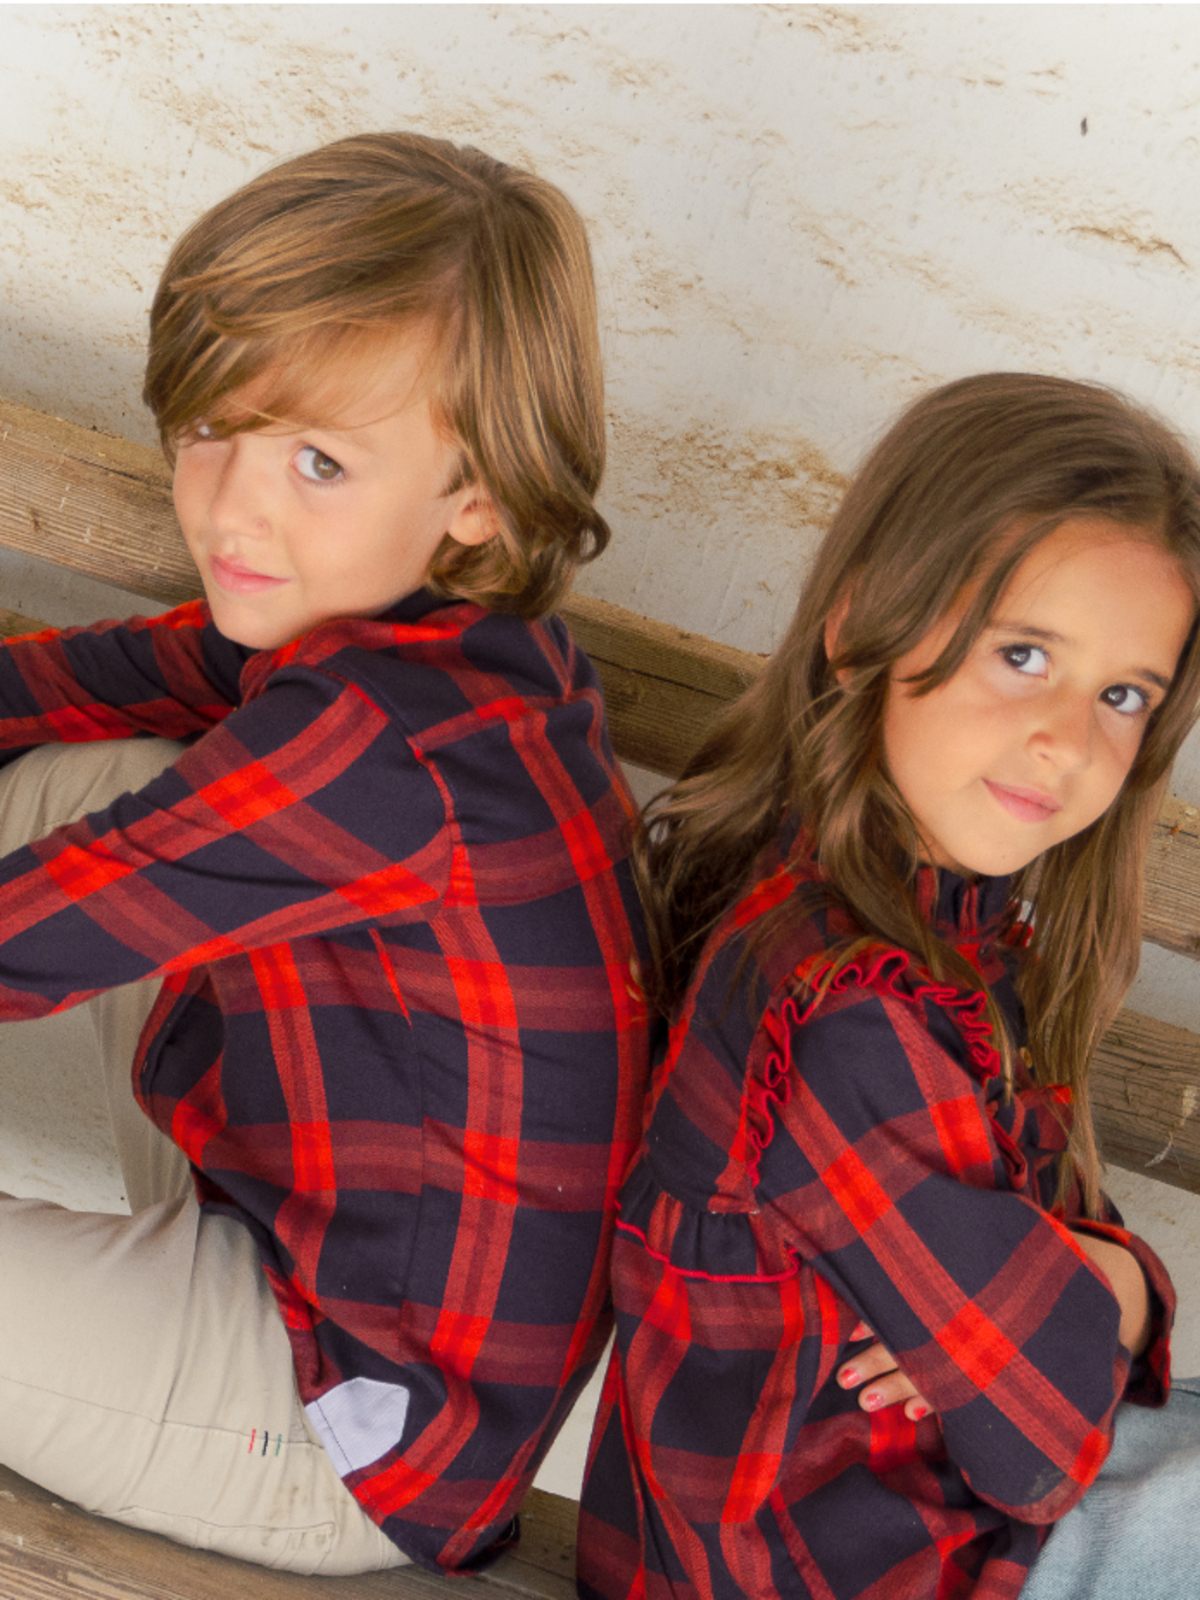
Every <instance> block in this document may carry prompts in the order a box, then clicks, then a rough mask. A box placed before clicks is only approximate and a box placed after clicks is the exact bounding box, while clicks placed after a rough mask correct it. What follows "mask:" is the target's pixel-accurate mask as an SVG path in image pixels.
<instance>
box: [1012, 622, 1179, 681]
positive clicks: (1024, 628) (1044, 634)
mask: <svg viewBox="0 0 1200 1600" xmlns="http://www.w3.org/2000/svg"><path fill="white" fill-rule="evenodd" d="M989 627H991V628H992V629H993V630H995V631H997V632H1000V631H1004V632H1007V633H1019V634H1020V635H1021V637H1022V638H1023V639H1036V640H1037V641H1038V643H1039V644H1069V643H1070V641H1069V640H1068V638H1067V636H1066V634H1065V633H1055V632H1054V631H1053V630H1052V629H1050V628H1031V627H1030V626H1029V625H1028V624H1027V623H1024V622H1006V621H1005V620H1004V618H1003V617H993V619H992V621H991V622H990V623H989ZM1132 675H1133V676H1134V677H1139V678H1144V679H1145V681H1146V682H1147V683H1152V684H1153V685H1154V687H1155V688H1156V689H1161V690H1162V691H1163V693H1164V694H1166V692H1167V690H1168V689H1169V688H1170V687H1171V683H1172V681H1173V680H1172V679H1171V678H1164V677H1163V675H1162V673H1161V672H1155V671H1154V669H1153V667H1134V669H1133V674H1132Z"/></svg>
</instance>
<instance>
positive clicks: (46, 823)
mask: <svg viewBox="0 0 1200 1600" xmlns="http://www.w3.org/2000/svg"><path fill="white" fill-rule="evenodd" d="M182 749H183V746H182V745H179V744H176V743H174V742H173V741H171V740H168V739H116V740H107V739H106V740H99V741H96V742H95V743H90V744H50V745H39V746H38V747H37V748H36V749H34V750H31V751H30V752H29V753H28V754H27V755H25V756H22V757H21V759H20V760H19V761H15V762H13V763H12V764H11V765H10V766H7V767H4V768H3V769H0V855H7V854H8V852H9V851H10V850H16V849H18V848H19V847H20V846H21V845H23V844H28V843H29V842H30V841H31V840H32V839H40V838H42V837H43V836H44V835H45V834H47V833H49V832H50V831H51V829H53V828H57V827H61V826H62V825H63V824H64V823H67V822H74V821H76V820H77V819H78V818H79V817H82V816H85V815H86V814H87V813H88V812H89V811H100V810H103V808H104V807H105V806H107V805H110V804H111V803H112V801H113V800H115V799H116V798H117V796H118V795H121V794H125V793H126V792H127V791H134V790H137V789H141V788H144V787H145V785H146V784H148V783H150V782H151V781H152V780H153V779H154V778H156V777H157V776H158V775H159V773H160V772H161V771H162V770H163V768H164V767H168V766H170V764H171V762H172V761H174V760H175V759H176V758H177V757H178V756H179V754H180V752H181V751H182ZM158 987H159V986H158V984H157V983H153V982H150V983H133V984H128V985H126V986H125V987H124V988H121V989H111V990H109V992H108V993H107V994H103V995H99V996H98V997H97V998H96V999H95V1000H91V1001H89V1002H88V1003H87V1005H86V1006H85V1007H84V1010H85V1011H86V1012H87V1014H88V1017H89V1019H90V1021H91V1024H92V1027H93V1030H94V1032H95V1035H96V1043H97V1054H96V1058H95V1062H94V1067H95V1069H96V1070H98V1071H101V1072H102V1073H103V1075H104V1089H105V1097H106V1101H107V1105H108V1114H109V1121H110V1123H111V1126H112V1134H113V1141H114V1144H115V1146H116V1151H117V1159H118V1161H119V1163H120V1167H121V1173H122V1177H123V1179H124V1184H125V1193H126V1195H127V1196H128V1198H129V1209H130V1210H131V1211H140V1210H141V1209H142V1207H143V1206H147V1205H151V1204H153V1203H154V1202H155V1201H157V1200H171V1199H177V1198H178V1197H179V1196H181V1195H184V1194H187V1193H188V1192H190V1189H191V1179H190V1177H189V1174H188V1165H187V1161H186V1159H185V1157H184V1155H183V1152H182V1151H181V1150H179V1149H178V1147H177V1146H176V1145H174V1144H173V1143H172V1142H171V1141H170V1140H169V1139H167V1138H165V1137H164V1136H163V1135H162V1134H161V1133H160V1132H159V1131H158V1129H157V1128H156V1127H155V1126H154V1124H153V1123H152V1122H151V1121H150V1120H149V1119H148V1118H147V1117H146V1116H144V1115H143V1114H142V1111H141V1108H140V1107H139V1106H138V1103H137V1101H136V1100H135V1099H134V1098H133V1085H132V1081H131V1068H132V1065H133V1057H134V1053H135V1051H136V1050H137V1042H138V1039H139V1037H140V1036H141V1031H142V1027H143V1025H144V1023H145V1021H146V1018H147V1017H148V1016H149V1015H150V1010H151V1007H152V1006H153V1005H154V1001H155V999H156V998H157V995H158ZM8 1026H10V1027H17V1028H19V1027H20V1026H21V1024H20V1023H10V1024H8ZM79 1065H80V1070H81V1071H86V1070H90V1066H91V1065H93V1064H89V1063H86V1062H81V1063H80V1064H79Z"/></svg>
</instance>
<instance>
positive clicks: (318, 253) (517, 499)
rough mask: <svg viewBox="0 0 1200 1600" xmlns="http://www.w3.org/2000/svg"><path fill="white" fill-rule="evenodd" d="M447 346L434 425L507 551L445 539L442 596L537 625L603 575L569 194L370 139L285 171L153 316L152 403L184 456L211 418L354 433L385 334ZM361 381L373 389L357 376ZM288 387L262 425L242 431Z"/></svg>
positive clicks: (436, 387)
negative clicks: (242, 407) (348, 415)
mask: <svg viewBox="0 0 1200 1600" xmlns="http://www.w3.org/2000/svg"><path fill="white" fill-rule="evenodd" d="M417 325H420V326H422V327H431V328H432V329H433V331H434V335H435V340H436V351H437V359H436V361H435V370H434V371H433V372H432V373H431V375H430V376H431V384H430V398H431V402H432V405H433V410H434V415H435V416H436V417H437V419H438V421H439V422H440V423H441V424H442V425H443V426H444V427H445V428H446V429H447V431H448V432H449V433H450V435H451V436H452V437H453V439H454V440H455V442H456V445H457V447H458V449H459V451H460V461H459V466H458V471H457V473H456V474H455V476H454V479H453V481H452V482H451V483H448V484H447V485H446V489H447V492H450V491H453V490H455V489H457V488H459V487H461V486H462V485H463V484H466V483H479V484H480V485H482V486H483V487H485V488H486V489H487V490H488V492H489V493H490V494H491V496H492V498H493V500H494V501H495V504H496V507H497V510H498V512H499V518H500V532H499V534H498V536H497V537H496V538H494V539H492V540H490V541H489V542H488V543H486V544H483V545H479V546H472V547H466V546H463V545H460V544H457V543H455V542H453V541H452V540H449V539H447V540H445V541H444V543H443V546H442V548H440V549H439V550H438V551H437V553H436V555H435V556H434V560H433V563H432V566H431V568H430V574H429V582H430V584H431V586H432V587H434V588H436V589H437V590H438V591H440V592H441V593H443V594H447V595H450V596H453V597H456V598H460V599H469V600H474V601H477V602H479V603H480V604H481V605H485V606H488V607H490V608H491V609H493V610H499V611H509V612H516V613H518V614H520V615H523V616H538V615H540V614H541V613H543V612H545V611H548V610H550V609H552V608H553V606H554V605H555V604H556V603H557V602H558V600H559V599H560V598H561V596H562V594H563V592H564V591H565V590H566V588H567V587H568V586H569V584H570V581H571V578H572V576H573V574H574V571H575V568H576V567H577V566H578V565H579V564H580V563H581V562H583V561H589V560H591V559H592V558H593V557H595V556H597V555H599V553H600V552H601V551H602V550H603V549H604V547H605V545H606V544H607V543H608V539H609V530H608V526H607V524H606V523H605V521H604V519H603V518H602V517H601V516H600V514H599V512H598V511H597V510H596V507H595V504H594V501H593V496H594V495H595V492H596V489H597V487H598V485H599V482H600V478H601V475H602V473H603V470H604V394H603V380H602V375H601V365H600V344H599V336H598V332H597V327H596V301H595V288H594V283H593V278H592V265H591V255H590V251H589V249H588V242H587V235H586V232H585V230H584V226H583V222H582V221H581V219H580V217H579V214H578V213H577V212H576V210H575V208H574V207H573V206H572V205H571V203H570V201H569V200H567V198H566V197H565V195H563V194H562V193H561V191H560V190H558V189H556V188H555V187H554V186H553V185H552V184H549V183H546V182H544V181H543V180H542V179H540V178H536V177H534V176H533V175H532V174H531V173H528V172H523V171H521V170H520V169H519V168H516V167H509V166H506V165H505V164H504V163H503V162H500V161H495V160H493V159H492V158H491V157H489V156H486V155H484V154H482V153H481V152H480V151H478V150H475V149H472V148H470V147H467V146H463V147H459V146H456V145H453V144H450V143H447V142H446V141H445V140H441V139H430V138H425V137H423V136H422V135H419V134H414V133H379V134H363V135H359V136H356V137H354V138H349V139H342V140H339V141H338V142H336V143H334V144H330V145H326V146H324V147H323V148H322V149H319V150H314V151H313V152H311V153H310V154H308V155H304V156H300V157H298V158H296V159H295V160H292V161H287V162H284V163H283V164H282V165H281V166H278V167H275V168H273V169H272V170H271V171H269V172H266V173H264V174H263V175H262V176H261V177H258V178H255V179H253V180H252V181H251V182H250V183H248V184H246V185H245V187H244V188H242V189H239V190H238V191H237V193H236V194H233V195H231V196H230V197H229V198H228V199H227V200H223V201H222V202H221V203H220V204H219V205H217V206H214V207H213V209H212V210H211V211H209V212H208V213H207V214H206V215H205V216H203V217H201V218H200V220H199V221H198V222H197V223H195V224H194V225H193V226H192V227H191V228H189V229H188V231H187V232H186V233H185V234H184V235H183V237H182V238H181V239H180V240H179V242H178V243H177V244H176V246H175V248H174V249H173V250H172V252H171V256H170V259H169V260H168V262H167V265H166V267H165V269H164V271H163V275H162V279H161V281H160V284H159V287H158V291H157V293H156V295H155V298H154V305H153V308H152V310H151V314H150V349H149V356H148V360H147V365H146V382H145V388H144V391H143V392H144V398H145V400H146V403H147V405H148V406H149V407H150V409H151V410H152V411H153V413H154V416H155V419H156V421H157V423H158V427H159V433H160V437H161V439H162V442H163V448H164V450H165V451H166V453H167V456H168V459H172V458H173V454H174V448H175V443H176V441H177V440H178V439H179V438H180V436H181V435H183V434H185V433H186V432H187V430H188V429H189V428H190V427H192V426H194V425H195V424H196V423H197V422H198V421H200V420H201V419H203V420H205V421H207V422H209V423H210V424H213V425H215V426H216V427H217V428H218V429H219V428H220V427H221V426H222V423H224V425H225V426H226V427H229V428H230V429H231V430H232V429H233V428H247V427H251V428H252V427H261V426H263V425H264V424H265V423H266V422H268V421H270V420H272V419H279V420H288V421H295V422H298V423H299V424H301V425H306V424H307V425H310V426H311V425H315V424H316V423H318V422H324V423H325V424H326V425H330V424H331V423H332V422H333V421H334V420H335V418H333V417H331V416H330V415H328V414H327V413H323V414H322V415H320V416H316V415H313V414H311V413H312V412H313V411H314V409H322V408H323V407H324V405H325V403H326V401H327V400H329V402H330V403H331V404H333V405H334V407H335V408H336V406H337V405H339V404H341V405H345V404H347V403H348V402H350V401H352V400H353V399H354V398H355V396H354V395H353V394H350V393H347V392H345V388H344V386H343V388H342V390H341V391H340V392H339V387H338V372H339V367H345V366H346V365H347V363H348V362H355V361H360V360H361V358H364V357H367V356H370V355H371V354H372V353H373V352H378V351H379V350H380V349H381V348H382V349H383V350H384V351H385V352H386V344H381V341H380V338H379V335H380V333H381V332H387V333H402V332H404V331H405V330H407V329H409V328H413V327H415V326H417ZM350 370H351V371H354V370H356V369H355V368H354V367H353V366H352V367H351V368H350ZM263 374H268V379H267V384H268V390H269V392H268V393H267V394H266V395H265V397H263V396H260V397H259V400H258V406H257V408H256V410H255V411H254V412H253V413H252V416H251V420H250V421H246V420H245V419H244V418H243V417H238V418H237V420H236V421H229V420H228V419H227V418H225V417H223V411H224V408H225V403H226V401H227V400H228V398H229V397H230V396H231V395H232V393H233V391H234V390H237V389H239V388H241V386H242V385H244V384H246V383H249V382H250V381H251V380H252V379H257V378H260V377H261V376H262V375H263Z"/></svg>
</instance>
